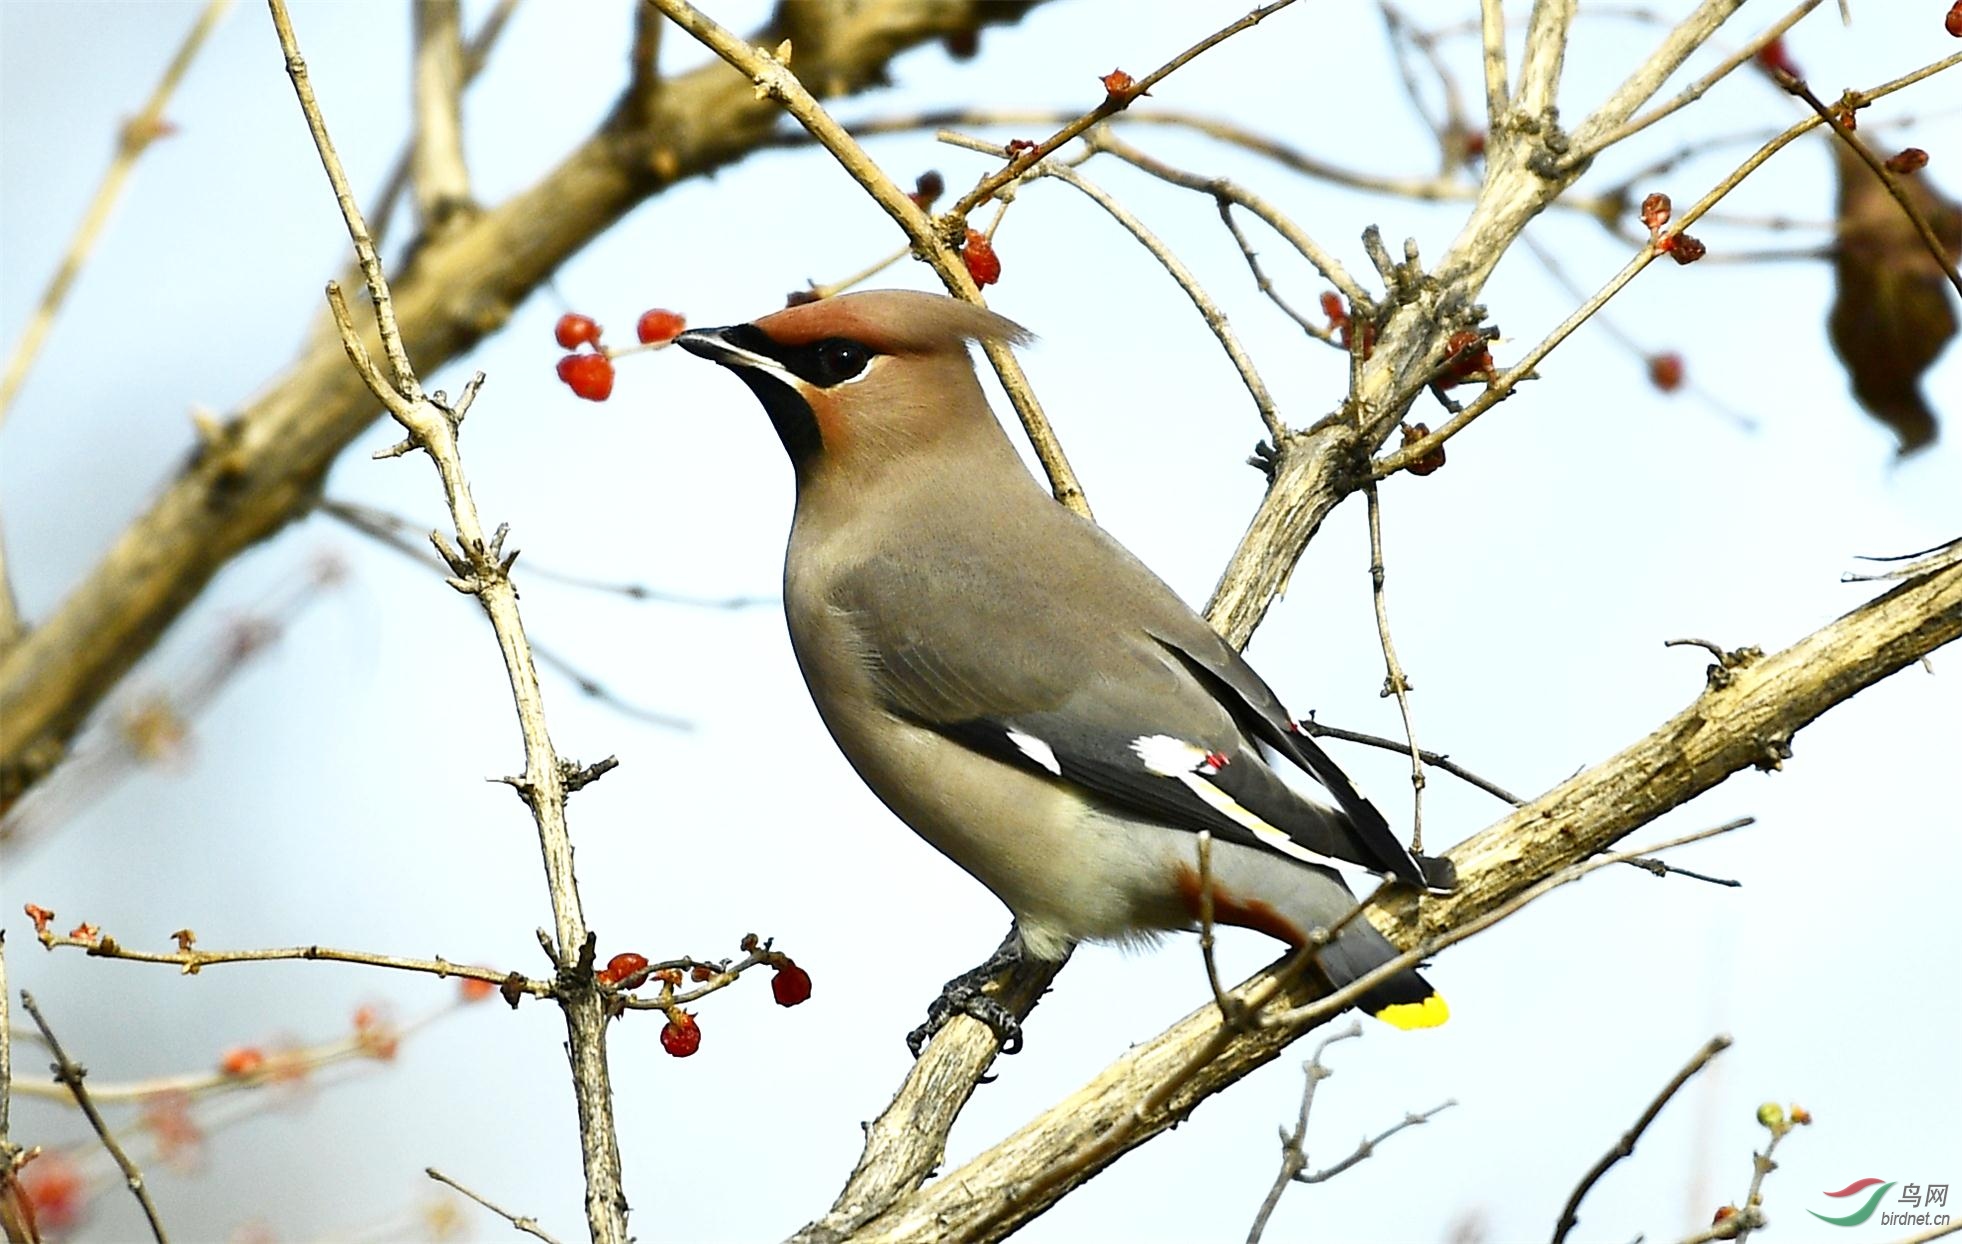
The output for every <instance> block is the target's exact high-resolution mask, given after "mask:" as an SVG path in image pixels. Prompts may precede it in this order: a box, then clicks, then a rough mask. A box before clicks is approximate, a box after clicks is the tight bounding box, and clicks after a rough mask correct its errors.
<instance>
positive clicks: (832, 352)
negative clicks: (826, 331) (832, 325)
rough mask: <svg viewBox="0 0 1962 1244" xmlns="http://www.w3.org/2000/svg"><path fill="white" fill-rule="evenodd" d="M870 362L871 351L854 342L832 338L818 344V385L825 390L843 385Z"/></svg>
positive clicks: (842, 338) (841, 338)
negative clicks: (832, 386)
mask: <svg viewBox="0 0 1962 1244" xmlns="http://www.w3.org/2000/svg"><path fill="white" fill-rule="evenodd" d="M871 361H872V351H871V350H869V349H867V348H866V347H865V346H862V345H860V344H859V343H858V342H856V341H851V340H848V339H846V338H844V337H833V338H832V339H831V340H829V341H824V342H820V343H818V348H817V373H818V374H817V380H818V383H820V384H822V385H824V386H825V387H827V388H829V387H830V386H831V385H834V384H843V383H844V382H845V381H847V380H850V379H853V378H854V377H856V376H857V375H858V374H859V373H860V372H862V371H864V370H865V365H866V364H867V363H870V362H871Z"/></svg>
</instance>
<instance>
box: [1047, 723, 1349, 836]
mask: <svg viewBox="0 0 1962 1244" xmlns="http://www.w3.org/2000/svg"><path fill="white" fill-rule="evenodd" d="M1010 737H1011V738H1013V737H1014V736H1013V735H1011V736H1010ZM1017 746H1020V740H1017ZM1131 750H1132V751H1134V752H1136V753H1137V755H1138V759H1139V760H1142V761H1143V762H1144V766H1145V768H1146V769H1148V770H1150V771H1151V772H1153V773H1155V774H1157V775H1158V776H1160V777H1168V778H1173V779H1175V780H1177V781H1178V782H1179V783H1180V784H1182V785H1183V786H1184V787H1185V788H1186V789H1187V790H1190V791H1191V792H1192V793H1193V794H1195V795H1197V796H1199V798H1200V799H1202V800H1204V801H1205V803H1206V805H1207V806H1208V807H1210V808H1212V809H1213V810H1214V811H1215V812H1218V813H1219V814H1220V815H1221V816H1224V817H1226V818H1227V819H1228V820H1230V821H1232V822H1233V823H1234V824H1236V825H1239V826H1240V827H1242V828H1243V829H1246V830H1248V831H1249V832H1251V833H1252V834H1253V836H1254V837H1255V838H1258V839H1259V840H1260V841H1261V842H1262V843H1264V844H1266V845H1267V846H1269V847H1272V848H1273V849H1274V850H1276V851H1279V852H1280V853H1281V854H1283V855H1285V856H1288V857H1290V858H1292V859H1297V860H1301V861H1302V862H1303V863H1308V864H1321V865H1329V864H1334V863H1336V862H1337V861H1334V860H1331V859H1330V858H1329V857H1327V856H1325V855H1320V854H1317V853H1316V852H1314V851H1310V850H1309V849H1308V848H1307V847H1304V846H1302V845H1301V844H1300V843H1298V842H1296V841H1295V840H1294V839H1292V838H1290V837H1288V835H1287V831H1285V830H1282V829H1277V828H1275V827H1274V826H1273V825H1270V824H1268V823H1267V822H1266V821H1265V820H1263V819H1261V818H1260V817H1259V816H1257V815H1255V814H1254V813H1253V812H1252V811H1250V810H1248V808H1247V807H1246V806H1245V805H1244V804H1242V803H1241V802H1240V801H1239V800H1237V799H1235V798H1233V796H1231V795H1229V794H1227V793H1226V792H1225V791H1223V790H1221V789H1220V788H1219V787H1217V786H1215V785H1213V784H1212V783H1211V782H1209V781H1207V780H1206V778H1207V777H1210V776H1211V775H1212V774H1215V773H1218V772H1219V765H1218V764H1216V763H1215V759H1216V758H1215V757H1214V755H1213V754H1212V753H1211V752H1208V751H1207V750H1206V749H1205V748H1203V747H1200V746H1198V745H1196V744H1193V743H1188V742H1186V741H1185V740H1184V739H1177V738H1173V737H1172V736H1171V735H1169V734H1147V735H1144V736H1142V737H1140V738H1137V739H1134V740H1132V742H1131Z"/></svg>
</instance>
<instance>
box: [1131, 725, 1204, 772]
mask: <svg viewBox="0 0 1962 1244" xmlns="http://www.w3.org/2000/svg"><path fill="white" fill-rule="evenodd" d="M1131 750H1132V751H1134V752H1136V753H1137V754H1138V759H1139V760H1142V761H1144V767H1145V768H1147V769H1149V770H1151V771H1152V772H1153V773H1156V774H1157V775H1158V776H1159V777H1168V778H1175V777H1185V776H1187V775H1189V774H1192V773H1194V772H1196V771H1197V770H1198V768H1199V766H1200V765H1203V764H1205V763H1206V749H1205V748H1203V747H1200V746H1199V745H1197V744H1196V743H1188V742H1186V741H1185V740H1184V739H1175V738H1173V737H1172V736H1171V735H1169V734H1147V735H1143V736H1140V737H1139V738H1135V739H1132V740H1131Z"/></svg>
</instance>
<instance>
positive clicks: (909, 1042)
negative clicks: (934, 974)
mask: <svg viewBox="0 0 1962 1244" xmlns="http://www.w3.org/2000/svg"><path fill="white" fill-rule="evenodd" d="M1021 962H1022V939H1021V936H1020V934H1019V933H1018V932H1017V931H1016V930H1014V929H1010V930H1009V932H1008V936H1007V937H1006V938H1004V939H1003V940H1002V944H1001V945H1000V946H999V947H997V948H996V949H995V953H993V954H991V955H989V956H988V958H987V961H986V962H985V963H982V964H981V965H980V966H979V967H975V968H971V969H969V970H968V971H966V972H962V973H961V974H960V975H959V976H956V977H955V978H954V979H953V980H950V981H948V982H947V984H946V986H945V987H944V988H942V989H941V991H940V996H939V997H937V998H935V999H934V1000H933V1002H932V1003H931V1004H930V1005H928V1007H927V1017H926V1023H924V1024H921V1025H920V1026H919V1027H918V1028H915V1029H914V1030H913V1031H911V1032H909V1033H907V1034H906V1048H907V1049H909V1050H911V1051H913V1057H914V1058H918V1057H919V1056H920V1051H921V1050H922V1049H924V1048H926V1043H927V1042H928V1041H931V1040H932V1039H933V1038H934V1036H935V1035H937V1034H938V1033H939V1032H940V1030H941V1029H942V1028H945V1027H946V1026H947V1021H948V1020H950V1019H953V1018H954V1017H955V1016H956V1015H966V1016H968V1017H970V1018H972V1019H978V1020H980V1021H981V1022H982V1023H984V1024H986V1025H987V1026H988V1027H989V1028H991V1029H993V1030H994V1034H995V1039H996V1040H997V1041H999V1042H1000V1043H1001V1053H1003V1054H1019V1053H1021V1051H1022V1021H1021V1020H1020V1019H1018V1018H1017V1017H1016V1015H1015V1012H1013V1011H1011V1010H1009V1009H1008V1008H1007V1007H1006V1006H1004V1005H1003V1004H1002V1003H1000V1002H998V1001H997V1000H996V999H995V998H994V996H993V995H992V994H990V993H988V985H989V984H990V982H992V981H993V980H994V979H995V978H996V977H998V976H1000V975H1001V974H1002V973H1003V972H1005V971H1007V970H1008V969H1010V968H1013V967H1015V966H1017V965H1019V964H1020V963H1021Z"/></svg>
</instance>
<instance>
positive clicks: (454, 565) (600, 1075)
mask: <svg viewBox="0 0 1962 1244" xmlns="http://www.w3.org/2000/svg"><path fill="white" fill-rule="evenodd" d="M268 2H269V3H270V5H271V7H272V13H273V25H274V27H275V28H276V29H277V30H278V32H279V40H280V46H281V47H282V48H283V49H284V51H285V53H286V67H287V73H288V74H289V76H291V77H292V79H293V87H294V91H295V93H296V94H297V95H298V96H299V100H300V106H301V109H302V111H304V112H305V114H306V117H307V125H308V128H309V129H310V130H311V131H312V132H313V138H314V144H315V146H316V147H317V148H318V149H319V152H320V160H321V165H322V167H323V168H324V169H325V170H326V172H327V178H328V180H329V182H331V183H332V184H333V187H334V196H335V198H336V199H337V200H338V201H339V203H340V207H341V215H342V218H343V219H344V220H345V221H346V224H347V229H348V236H349V238H350V239H351V240H352V241H353V243H354V249H355V255H356V257H357V258H358V260H359V261H360V265H361V270H362V275H363V277H364V278H365V279H366V281H367V283H368V290H369V295H370V297H371V298H372V299H373V300H374V304H375V318H376V322H377V330H378V331H379V333H380V336H381V343H382V348H383V351H384V352H385V354H386V355H387V358H388V363H389V373H390V374H389V378H388V379H386V380H384V379H383V378H382V377H381V375H380V374H379V372H378V371H377V369H376V367H375V365H374V363H373V361H372V360H371V359H370V358H369V356H368V352H367V349H366V347H365V346H364V345H363V343H362V341H361V339H360V337H359V336H358V335H357V333H356V331H355V328H354V325H353V321H352V319H351V318H350V317H349V315H348V312H347V307H346V304H345V302H344V301H343V299H342V298H341V295H340V290H339V287H338V286H337V285H335V284H333V283H331V282H330V283H329V285H328V287H327V296H328V302H329V304H330V306H331V307H332V308H333V311H334V319H335V323H336V324H337V325H338V326H339V328H340V331H341V341H342V344H343V346H344V347H345V348H346V350H347V353H348V358H349V360H350V361H351V362H352V363H353V364H354V366H355V370H356V371H357V372H359V373H360V374H361V376H362V378H363V381H364V382H365V383H366V384H367V386H368V388H369V390H370V392H372V393H373V394H374V396H375V398H376V399H377V400H379V401H380V402H381V403H382V404H383V405H384V406H385V407H386V408H387V409H388V411H389V413H390V414H392V415H394V416H395V418H396V420H397V421H398V422H400V423H401V424H402V426H403V427H404V429H406V430H407V432H408V433H409V441H408V442H405V443H413V444H414V445H415V446H416V447H417V448H420V449H422V450H424V451H425V452H426V453H427V454H428V455H429V457H430V460H431V461H432V462H433V463H434V465H435V467H436V470H437V473H438V475H439V476H441V478H442V482H443V491H444V493H445V494H446V496H447V498H448V502H449V508H450V516H451V518H452V520H453V521H454V523H455V525H456V536H457V544H458V548H459V550H460V551H453V550H449V549H447V548H445V549H444V552H445V554H446V557H445V560H447V561H448V562H449V563H450V567H451V569H452V570H453V571H454V573H455V576H456V577H454V578H452V579H451V580H450V581H451V583H452V584H453V585H456V586H458V587H459V589H460V590H465V591H469V592H471V593H472V594H474V595H475V596H476V597H477V599H478V601H479V602H480V603H481V604H482V605H483V608H484V613H485V615H486V616H487V617H488V618H489V619H490V623H491V628H492V630H493V631H495V632H496V634H497V639H498V646H499V648H500V649H501V650H502V652H503V655H504V665H505V671H506V673H507V675H508V676H509V680H510V683H511V693H512V697H513V700H514V701H515V703H516V706H517V711H518V720H519V725H520V727H521V730H522V733H523V735H524V744H525V773H524V776H523V777H522V778H519V779H515V780H514V781H513V785H514V786H516V787H517V789H518V791H519V793H520V795H521V796H522V797H523V798H524V800H525V802H526V804H527V805H528V806H529V807H530V809H531V813H532V817H533V819H534V821H535V822H536V823H537V826H538V837H539V847H540V850H541V853H542V855H543V857H544V862H545V874H546V882H547V887H548V889H549V892H550V896H551V902H552V916H553V923H554V926H555V930H556V932H557V935H558V941H557V945H556V947H555V948H554V959H555V961H556V966H557V967H558V970H559V989H558V994H557V996H558V1001H559V1006H560V1009H561V1010H562V1011H563V1012H564V1013H565V1021H566V1032H567V1043H566V1044H567V1049H568V1053H569V1054H570V1056H571V1062H572V1080H573V1091H574V1096H575V1099H576V1102H577V1105H578V1114H579V1140H580V1153H581V1158H582V1162H583V1165H584V1168H585V1175H586V1218H587V1225H588V1227H589V1229H590V1230H591V1233H592V1237H593V1240H594V1241H595V1244H625V1241H626V1239H627V1200H626V1195H625V1193H624V1191H623V1190H622V1188H621V1183H620V1177H621V1171H620V1142H619V1137H618V1135H617V1133H616V1130H615V1127H614V1123H613V1094H612V1088H611V1085H610V1082H609V1076H608V1073H607V1066H606V1010H605V999H604V998H603V997H602V995H601V993H600V991H599V989H598V987H597V985H596V983H595V982H594V980H593V976H592V953H593V951H592V935H591V934H590V933H589V932H588V931H587V928H586V920H585V915H584V913H583V912H582V911H581V909H580V902H579V890H578V883H577V880H576V879H575V877H574V873H573V864H572V839H571V835H570V832H569V831H568V829H567V826H566V818H565V800H566V773H565V768H564V766H563V765H562V763H561V762H560V760H559V756H558V752H557V750H556V749H555V748H554V747H553V745H552V739H551V734H550V732H549V730H548V729H547V727H546V724H545V707H544V696H543V694H542V693H541V692H540V690H539V686H538V672H537V670H536V668H535V667H534V664H533V660H532V653H531V649H530V647H529V645H528V644H527V643H526V641H525V634H524V623H523V620H522V619H521V618H520V616H519V613H518V599H517V590H516V588H514V587H513V586H512V583H511V578H510V574H509V571H510V558H507V557H505V555H504V552H503V546H504V537H505V532H504V530H503V529H501V528H500V529H499V530H498V532H497V534H496V535H495V536H494V537H491V538H488V539H487V538H486V535H485V532H484V528H483V524H482V521H481V519H480V518H479V517H478V514H477V506H476V502H475V501H474V500H473V499H472V498H471V495H470V485H469V481H468V480H467V479H466V478H465V476H464V474H463V463H462V459H461V457H460V456H459V454H458V451H457V432H458V429H459V427H460V425H461V423H462V420H463V417H464V415H465V413H466V412H467V411H468V408H469V405H470V402H471V399H472V398H473V397H474V396H475V394H476V391H477V388H478V386H479V385H480V384H481V382H482V376H481V374H480V375H479V376H477V377H474V378H473V379H472V380H471V381H470V383H469V384H468V385H466V386H465V388H464V390H463V394H462V396H461V397H460V398H459V399H458V401H457V402H456V404H455V406H454V407H449V406H445V405H443V404H441V395H440V394H439V395H437V397H436V398H435V399H431V398H429V397H427V396H425V395H424V393H423V390H422V385H421V382H420V381H419V380H418V379H417V377H416V375H415V373H414V371H413V370H412V369H411V367H410V365H409V360H408V356H407V354H406V353H405V352H404V350H403V347H402V340H401V335H400V331H399V329H398V327H397V326H396V323H395V315H394V310H393V306H392V304H391V301H390V299H389V294H388V283H387V280H386V279H385V278H384V277H383V275H382V271H381V261H380V259H379V257H378V256H377V255H376V254H375V248H374V243H373V241H372V240H371V239H370V237H369V235H368V230H367V225H366V223H365V222H364V221H363V220H362V217H361V211H360V209H359V208H358V207H357V206H356V205H355V202H354V195H353V192H352V191H351V190H350V189H349V188H348V184H347V175H346V173H345V172H344V171H343V170H342V168H341V165H340V160H339V158H338V157H337V156H336V155H335V154H334V147H333V143H332V140H331V139H330V138H329V137H328V135H327V127H326V123H325V121H324V120H323V119H322V118H321V115H320V108H319V105H318V103H317V102H316V101H315V100H314V98H313V90H312V87H311V85H310V84H309V82H308V79H307V72H306V62H305V61H304V60H303V59H301V56H300V50H299V47H298V44H297V43H296V41H295V40H294V37H293V29H292V23H291V20H290V19H289V18H288V16H287V13H286V7H285V4H284V0H268ZM513 556H515V554H514V555H513Z"/></svg>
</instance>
